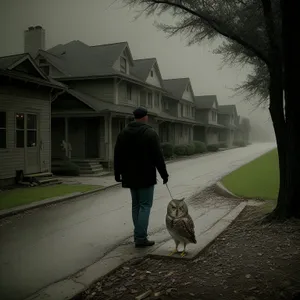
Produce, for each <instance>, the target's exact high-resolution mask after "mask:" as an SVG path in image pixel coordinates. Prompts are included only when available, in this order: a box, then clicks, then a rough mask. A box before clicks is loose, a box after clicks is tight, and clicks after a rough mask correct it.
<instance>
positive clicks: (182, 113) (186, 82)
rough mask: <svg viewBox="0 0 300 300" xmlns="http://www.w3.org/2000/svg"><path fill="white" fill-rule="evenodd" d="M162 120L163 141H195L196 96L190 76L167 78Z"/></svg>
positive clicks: (161, 114) (160, 132)
mask: <svg viewBox="0 0 300 300" xmlns="http://www.w3.org/2000/svg"><path fill="white" fill-rule="evenodd" d="M163 86H164V88H165V89H166V91H167V93H166V94H163V96H162V97H163V98H162V112H161V113H160V115H159V117H158V119H159V120H160V126H159V127H160V131H159V134H160V138H161V142H169V143H172V144H174V145H177V144H188V143H191V142H193V140H194V135H193V127H194V126H195V124H196V121H195V96H194V92H193V88H192V85H191V81H190V79H189V78H175V79H166V80H164V81H163Z"/></svg>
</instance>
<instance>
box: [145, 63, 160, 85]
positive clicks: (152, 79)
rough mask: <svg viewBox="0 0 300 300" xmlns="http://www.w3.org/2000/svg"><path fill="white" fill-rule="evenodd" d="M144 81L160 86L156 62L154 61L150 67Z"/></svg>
mask: <svg viewBox="0 0 300 300" xmlns="http://www.w3.org/2000/svg"><path fill="white" fill-rule="evenodd" d="M146 82H147V83H149V84H151V85H154V86H157V87H159V88H162V82H161V75H160V72H159V69H158V66H157V63H155V64H154V65H153V66H152V68H151V70H150V72H149V74H148V77H147V79H146Z"/></svg>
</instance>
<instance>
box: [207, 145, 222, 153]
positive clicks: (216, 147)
mask: <svg viewBox="0 0 300 300" xmlns="http://www.w3.org/2000/svg"><path fill="white" fill-rule="evenodd" d="M218 150H219V145H218V144H211V145H208V146H207V151H210V152H217V151H218Z"/></svg>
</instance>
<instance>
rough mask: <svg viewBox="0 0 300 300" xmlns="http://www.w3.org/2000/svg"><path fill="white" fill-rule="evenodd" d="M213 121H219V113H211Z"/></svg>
mask: <svg viewBox="0 0 300 300" xmlns="http://www.w3.org/2000/svg"><path fill="white" fill-rule="evenodd" d="M211 119H212V121H213V122H215V121H217V113H216V112H215V111H212V112H211Z"/></svg>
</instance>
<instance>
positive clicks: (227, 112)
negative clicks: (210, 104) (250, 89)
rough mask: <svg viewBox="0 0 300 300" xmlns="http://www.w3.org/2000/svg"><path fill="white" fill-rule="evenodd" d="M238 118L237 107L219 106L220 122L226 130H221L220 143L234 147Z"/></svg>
mask: <svg viewBox="0 0 300 300" xmlns="http://www.w3.org/2000/svg"><path fill="white" fill-rule="evenodd" d="M237 118H238V114H237V110H236V106H235V105H232V104H231V105H219V110H218V122H219V124H221V125H223V126H224V128H223V129H222V130H220V135H219V141H220V143H224V144H226V145H227V146H228V147H232V145H233V141H234V134H235V131H236V129H237V126H236V119H237Z"/></svg>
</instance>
